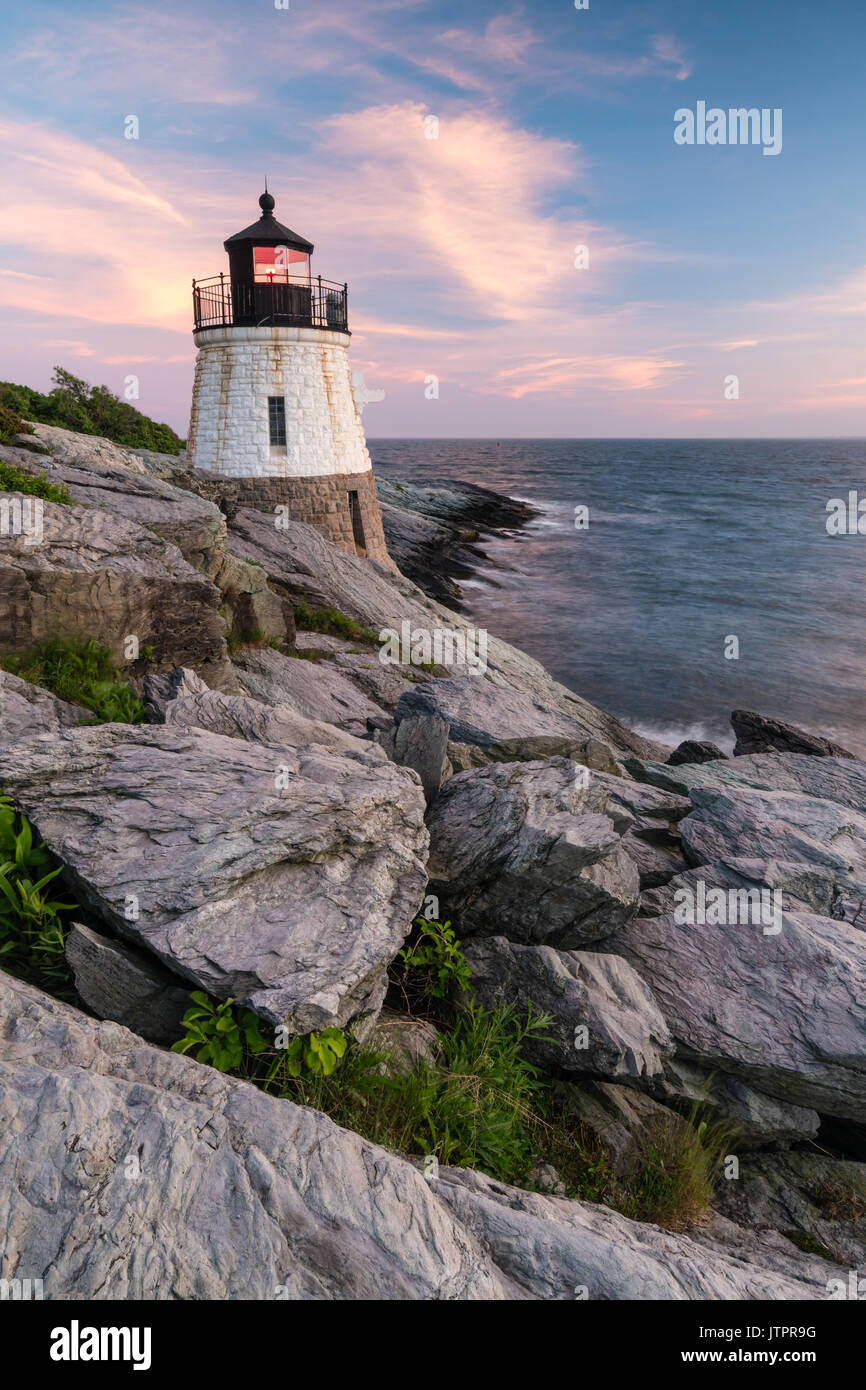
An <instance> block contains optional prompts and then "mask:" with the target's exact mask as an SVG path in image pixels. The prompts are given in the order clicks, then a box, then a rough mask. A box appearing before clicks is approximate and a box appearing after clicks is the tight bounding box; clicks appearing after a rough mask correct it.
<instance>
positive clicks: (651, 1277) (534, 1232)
mask: <svg viewBox="0 0 866 1390" xmlns="http://www.w3.org/2000/svg"><path fill="white" fill-rule="evenodd" d="M0 1037H2V1047H0V1231H2V1235H0V1278H3V1279H11V1278H13V1277H15V1276H21V1275H27V1274H28V1273H30V1272H31V1271H32V1272H33V1273H37V1274H38V1275H39V1276H42V1277H44V1296H45V1298H46V1299H49V1300H51V1299H58V1300H64V1299H68V1298H70V1297H75V1298H78V1299H84V1300H88V1299H109V1300H122V1301H124V1302H126V1301H128V1300H143V1299H157V1300H164V1299H177V1300H183V1299H194V1300H201V1299H212V1300H215V1301H223V1300H226V1299H257V1300H261V1301H271V1300H274V1299H283V1298H289V1299H297V1300H334V1299H336V1300H349V1299H351V1300H357V1299H360V1300H364V1299H367V1300H370V1299H383V1298H384V1299H391V1300H424V1301H429V1300H454V1299H472V1300H476V1299H479V1300H480V1299H485V1300H490V1299H497V1300H501V1299H515V1300H523V1299H561V1300H564V1301H570V1300H573V1299H574V1298H576V1297H588V1298H591V1299H629V1298H647V1299H677V1300H679V1299H786V1298H791V1299H798V1300H809V1299H824V1298H827V1297H828V1296H829V1295H828V1291H827V1288H828V1280H829V1279H831V1278H833V1277H836V1276H837V1275H838V1269H837V1268H835V1267H834V1266H832V1265H830V1264H828V1263H827V1262H826V1261H825V1260H820V1259H815V1258H812V1257H808V1256H805V1255H802V1254H800V1252H799V1251H797V1250H795V1249H794V1247H793V1246H791V1245H789V1244H788V1243H787V1242H785V1241H783V1240H778V1241H774V1238H773V1237H770V1236H768V1237H758V1236H755V1235H752V1234H751V1233H749V1232H744V1231H741V1230H740V1229H739V1228H738V1227H735V1226H732V1225H731V1224H730V1223H726V1224H724V1225H721V1226H720V1223H719V1222H718V1221H717V1222H716V1223H714V1225H713V1227H712V1228H711V1229H710V1230H708V1231H707V1232H702V1233H698V1234H697V1235H696V1236H694V1237H689V1236H682V1235H671V1234H669V1233H667V1232H665V1231H661V1230H659V1229H658V1227H656V1226H642V1225H639V1224H638V1223H637V1222H634V1221H629V1220H628V1219H627V1218H626V1217H623V1216H619V1215H617V1214H616V1213H614V1212H612V1211H609V1210H607V1209H606V1208H605V1207H597V1206H592V1205H590V1204H588V1203H585V1202H574V1201H568V1200H566V1199H563V1198H553V1197H543V1196H540V1195H538V1194H535V1193H528V1192H521V1191H519V1190H518V1189H516V1188H512V1187H507V1186H504V1185H503V1184H502V1183H498V1182H494V1181H492V1180H491V1179H489V1178H486V1177H484V1176H483V1175H482V1174H480V1173H471V1172H467V1171H466V1170H462V1169H443V1170H441V1171H440V1174H439V1176H438V1177H430V1179H429V1180H425V1177H424V1176H423V1175H422V1172H421V1171H420V1167H419V1166H416V1165H414V1164H413V1163H411V1162H407V1161H406V1160H405V1159H403V1158H400V1157H398V1156H397V1155H395V1154H392V1153H389V1152H387V1151H386V1150H385V1149H382V1148H379V1147H377V1146H376V1145H375V1144H371V1143H369V1142H368V1141H367V1140H365V1139H362V1138H360V1137H359V1136H358V1135H357V1134H353V1133H351V1132H350V1131H348V1130H345V1129H341V1128H340V1127H339V1126H337V1125H335V1124H333V1123H332V1122H331V1121H330V1120H329V1119H328V1118H327V1117H326V1116H325V1115H322V1114H320V1113H318V1112H317V1111H314V1110H306V1109H302V1108H301V1107H299V1106H296V1105H293V1104H291V1103H290V1102H289V1101H285V1100H279V1099H277V1098H276V1097H273V1096H269V1095H266V1094H264V1093H263V1092H261V1091H258V1090H256V1089H255V1088H254V1087H253V1086H250V1085H249V1084H247V1083H245V1082H240V1081H235V1080H233V1079H232V1078H230V1077H227V1076H223V1075H221V1074H220V1073H219V1072H217V1071H214V1070H213V1069H212V1068H210V1067H206V1066H202V1065H201V1064H199V1063H197V1062H195V1061H193V1060H192V1059H191V1058H190V1057H179V1056H177V1054H175V1053H172V1052H165V1051H162V1050H160V1049H158V1048H155V1047H151V1046H149V1045H147V1044H146V1043H143V1042H142V1041H141V1039H139V1038H137V1037H136V1036H135V1035H134V1034H132V1033H130V1032H128V1031H127V1030H126V1029H125V1028H121V1027H120V1026H118V1025H117V1024H114V1023H98V1022H95V1021H94V1020H93V1019H89V1018H86V1017H85V1016H84V1015H83V1014H81V1013H79V1012H78V1011H77V1010H75V1009H72V1008H70V1007H69V1006H68V1005H65V1004H60V1003H58V1002H57V1001H56V1000H53V999H51V998H49V997H48V996H47V995H44V994H41V993H40V992H39V991H38V990H35V989H33V988H32V987H31V986H29V985H25V984H22V983H21V982H20V981H18V980H14V979H12V978H11V977H10V976H6V975H3V974H0ZM73 1140H74V1142H73ZM407 1213H411V1220H407Z"/></svg>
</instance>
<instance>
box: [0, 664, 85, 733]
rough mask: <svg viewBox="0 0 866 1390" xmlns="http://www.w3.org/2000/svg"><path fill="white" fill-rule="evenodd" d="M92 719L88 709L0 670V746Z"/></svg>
mask: <svg viewBox="0 0 866 1390" xmlns="http://www.w3.org/2000/svg"><path fill="white" fill-rule="evenodd" d="M92 718H93V715H92V714H91V712H90V710H89V709H84V708H82V706H81V705H70V704H69V703H68V701H66V700H58V699H57V696H56V695H52V694H51V693H50V691H48V690H43V689H42V688H41V686H38V685H31V684H30V683H29V681H23V680H20V679H19V677H18V676H13V675H12V674H11V673H10V672H9V671H2V670H0V743H11V742H12V741H13V739H16V740H17V739H25V738H30V737H31V736H32V735H33V734H41V733H52V732H54V731H55V730H56V729H69V728H73V727H74V726H75V725H76V724H85V723H86V722H87V721H88V720H89V719H92Z"/></svg>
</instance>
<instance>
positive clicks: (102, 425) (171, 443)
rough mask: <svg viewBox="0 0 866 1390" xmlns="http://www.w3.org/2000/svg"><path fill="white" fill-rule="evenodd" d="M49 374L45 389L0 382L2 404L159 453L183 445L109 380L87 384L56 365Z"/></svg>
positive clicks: (51, 422)
mask: <svg viewBox="0 0 866 1390" xmlns="http://www.w3.org/2000/svg"><path fill="white" fill-rule="evenodd" d="M53 379H54V383H55V384H54V387H53V389H52V390H51V391H49V393H48V394H47V395H44V394H43V393H42V392H41V391H34V390H32V389H31V388H30V387H29V386H19V385H17V384H16V383H15V382H11V381H3V382H0V406H2V407H4V408H5V409H6V410H7V411H9V412H11V413H13V414H14V415H17V416H23V417H24V418H25V419H28V420H38V421H40V422H41V423H42V424H45V425H60V426H61V428H63V429H67V430H77V431H79V432H80V433H82V434H99V435H103V436H104V437H105V438H106V439H112V440H114V442H115V443H116V444H123V445H125V446H126V447H127V448H129V449H153V450H155V451H156V452H158V453H163V454H179V453H180V452H181V451H182V449H183V447H184V445H183V440H182V439H179V438H178V436H177V435H176V434H175V432H174V430H173V429H171V428H170V427H169V426H168V425H160V424H157V423H156V422H155V421H154V420H151V419H149V418H148V416H146V415H142V413H141V411H140V410H136V408H135V406H133V405H130V404H129V402H128V401H122V400H120V399H119V397H118V396H116V395H115V394H114V392H113V391H109V389H108V387H107V386H89V385H88V383H87V382H86V381H82V380H81V378H80V377H77V376H73V375H72V373H71V372H67V371H65V370H64V368H63V367H55V368H54V378H53Z"/></svg>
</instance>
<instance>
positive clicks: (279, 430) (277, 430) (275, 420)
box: [268, 396, 286, 448]
mask: <svg viewBox="0 0 866 1390" xmlns="http://www.w3.org/2000/svg"><path fill="white" fill-rule="evenodd" d="M268 428H269V430H270V433H271V448H274V447H275V446H276V447H278V448H279V447H280V446H285V443H286V402H285V401H284V399H283V397H282V396H268Z"/></svg>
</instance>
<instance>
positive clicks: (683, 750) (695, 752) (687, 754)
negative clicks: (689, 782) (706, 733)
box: [668, 738, 728, 767]
mask: <svg viewBox="0 0 866 1390" xmlns="http://www.w3.org/2000/svg"><path fill="white" fill-rule="evenodd" d="M727 756H728V755H727V753H724V752H723V751H722V749H721V748H719V746H718V744H716V743H701V742H699V741H696V740H695V739H691V738H687V739H685V741H684V742H683V743H678V744H677V746H676V748H675V749H674V751H673V752H672V753H671V755H670V757H669V758H668V767H679V765H680V763H713V762H716V761H717V760H718V759H719V758H726V757H727Z"/></svg>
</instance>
